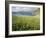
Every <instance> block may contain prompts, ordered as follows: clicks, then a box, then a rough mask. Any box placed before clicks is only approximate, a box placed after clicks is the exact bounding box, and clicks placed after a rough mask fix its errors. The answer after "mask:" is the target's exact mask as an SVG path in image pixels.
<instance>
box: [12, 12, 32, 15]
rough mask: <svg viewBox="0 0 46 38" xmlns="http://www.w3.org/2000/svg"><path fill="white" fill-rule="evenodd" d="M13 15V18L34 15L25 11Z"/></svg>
mask: <svg viewBox="0 0 46 38" xmlns="http://www.w3.org/2000/svg"><path fill="white" fill-rule="evenodd" d="M12 15H13V16H18V15H20V16H26V15H27V16H31V15H32V12H24V11H21V12H12Z"/></svg>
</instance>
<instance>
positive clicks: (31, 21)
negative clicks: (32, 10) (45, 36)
mask: <svg viewBox="0 0 46 38" xmlns="http://www.w3.org/2000/svg"><path fill="white" fill-rule="evenodd" d="M24 30H40V18H39V16H12V31H24Z"/></svg>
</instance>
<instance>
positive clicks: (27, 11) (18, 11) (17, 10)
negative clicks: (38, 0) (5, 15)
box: [12, 7, 37, 16]
mask: <svg viewBox="0 0 46 38" xmlns="http://www.w3.org/2000/svg"><path fill="white" fill-rule="evenodd" d="M36 9H37V8H35V7H12V15H13V16H18V15H21V16H22V15H28V16H29V15H32V11H34V10H36Z"/></svg>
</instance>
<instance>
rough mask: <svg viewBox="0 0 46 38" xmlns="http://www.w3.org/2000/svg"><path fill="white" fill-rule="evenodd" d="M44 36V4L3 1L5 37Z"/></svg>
mask: <svg viewBox="0 0 46 38" xmlns="http://www.w3.org/2000/svg"><path fill="white" fill-rule="evenodd" d="M37 35H45V3H41V2H24V1H23V2H22V1H21V2H20V1H5V36H6V37H22V36H37Z"/></svg>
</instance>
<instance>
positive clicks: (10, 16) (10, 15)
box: [9, 4, 43, 35]
mask: <svg viewBox="0 0 46 38" xmlns="http://www.w3.org/2000/svg"><path fill="white" fill-rule="evenodd" d="M12 6H20V7H38V8H40V30H35V31H12ZM35 33H43V6H42V5H24V4H23V5H22V4H9V35H20V34H35Z"/></svg>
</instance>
